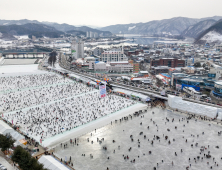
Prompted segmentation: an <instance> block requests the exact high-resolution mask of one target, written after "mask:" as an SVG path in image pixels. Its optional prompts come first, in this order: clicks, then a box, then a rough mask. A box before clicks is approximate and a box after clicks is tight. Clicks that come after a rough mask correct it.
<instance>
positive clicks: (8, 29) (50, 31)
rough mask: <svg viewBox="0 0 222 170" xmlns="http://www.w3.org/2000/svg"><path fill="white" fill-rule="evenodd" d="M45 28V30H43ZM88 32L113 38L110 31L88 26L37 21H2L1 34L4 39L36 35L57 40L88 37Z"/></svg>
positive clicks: (0, 21) (0, 25)
mask: <svg viewBox="0 0 222 170" xmlns="http://www.w3.org/2000/svg"><path fill="white" fill-rule="evenodd" d="M43 28H45V29H43ZM87 31H91V32H96V33H98V34H101V33H103V36H111V35H112V33H111V32H109V31H101V30H98V29H93V28H90V27H87V26H81V27H75V26H73V25H69V24H58V23H54V22H39V21H37V20H27V19H22V20H0V32H1V33H2V34H3V35H2V37H12V36H13V35H35V36H37V37H42V36H48V37H51V38H57V37H58V36H60V35H62V34H75V35H86V32H87Z"/></svg>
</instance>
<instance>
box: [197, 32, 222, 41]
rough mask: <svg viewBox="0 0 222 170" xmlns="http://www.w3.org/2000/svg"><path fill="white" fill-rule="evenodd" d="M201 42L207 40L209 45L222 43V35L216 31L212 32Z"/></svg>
mask: <svg viewBox="0 0 222 170" xmlns="http://www.w3.org/2000/svg"><path fill="white" fill-rule="evenodd" d="M201 40H205V41H207V42H208V43H212V42H216V41H221V42H222V35H221V34H220V33H218V32H216V31H210V32H208V33H207V34H206V35H204V36H203V37H202V38H201Z"/></svg>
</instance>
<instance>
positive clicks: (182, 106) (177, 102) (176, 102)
mask: <svg viewBox="0 0 222 170" xmlns="http://www.w3.org/2000/svg"><path fill="white" fill-rule="evenodd" d="M168 103H169V106H170V107H171V108H174V109H179V110H183V111H186V112H190V113H195V114H199V115H203V116H208V117H210V118H215V117H216V115H217V108H216V107H211V106H207V105H202V104H198V103H193V102H188V101H184V100H182V98H181V97H176V96H172V95H168Z"/></svg>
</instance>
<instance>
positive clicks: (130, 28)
mask: <svg viewBox="0 0 222 170" xmlns="http://www.w3.org/2000/svg"><path fill="white" fill-rule="evenodd" d="M134 28H136V26H132V27H129V28H128V31H130V30H132V29H134Z"/></svg>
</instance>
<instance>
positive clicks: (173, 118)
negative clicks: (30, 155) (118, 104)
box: [54, 108, 222, 170]
mask: <svg viewBox="0 0 222 170" xmlns="http://www.w3.org/2000/svg"><path fill="white" fill-rule="evenodd" d="M166 112H167V111H166V110H164V111H163V110H162V109H157V108H155V109H152V110H148V112H146V111H145V113H142V114H141V113H137V114H134V115H129V116H126V117H122V118H121V119H118V120H115V121H113V122H111V124H110V125H108V126H107V127H104V129H105V131H103V132H100V131H99V130H95V131H94V130H93V131H92V132H91V134H90V133H89V134H86V135H85V136H82V137H81V138H80V139H79V138H77V139H70V141H69V142H64V143H61V147H60V145H58V146H57V147H56V148H55V149H54V154H55V155H56V156H58V157H59V158H61V159H63V160H67V159H64V158H67V157H69V156H72V157H76V156H78V155H82V157H81V158H78V159H75V160H70V161H68V163H70V164H74V165H75V168H78V169H90V168H89V167H94V168H95V169H124V167H127V169H129V170H130V169H147V167H148V166H149V168H148V169H154V170H155V169H172V170H173V169H186V170H189V169H220V164H221V161H222V154H221V152H220V147H221V142H220V138H221V133H222V131H221V127H218V125H213V124H212V120H209V119H204V120H205V121H207V122H204V121H203V120H201V119H200V117H199V116H195V115H192V116H191V114H187V115H186V116H183V115H175V114H173V113H167V114H166ZM166 115H167V117H165V116H166ZM195 124H196V125H195ZM129 127H133V128H130V129H129ZM209 132H210V133H209ZM84 138H85V140H84ZM74 141H75V142H74ZM91 145H93V147H90V146H91ZM63 146H64V147H63ZM86 148H87V149H86ZM90 148H93V149H90ZM86 162H87V163H86ZM113 162H114V163H113ZM117 167H118V168H117Z"/></svg>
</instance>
